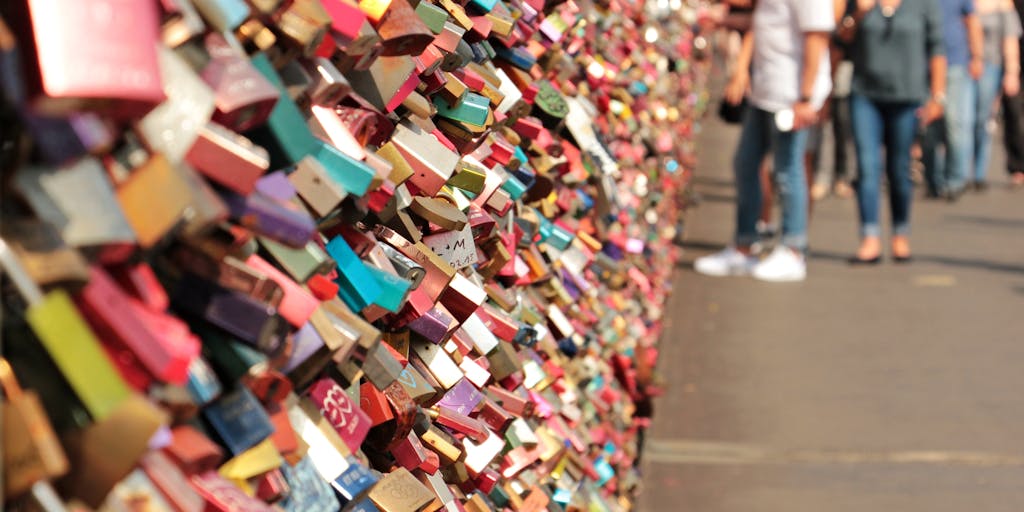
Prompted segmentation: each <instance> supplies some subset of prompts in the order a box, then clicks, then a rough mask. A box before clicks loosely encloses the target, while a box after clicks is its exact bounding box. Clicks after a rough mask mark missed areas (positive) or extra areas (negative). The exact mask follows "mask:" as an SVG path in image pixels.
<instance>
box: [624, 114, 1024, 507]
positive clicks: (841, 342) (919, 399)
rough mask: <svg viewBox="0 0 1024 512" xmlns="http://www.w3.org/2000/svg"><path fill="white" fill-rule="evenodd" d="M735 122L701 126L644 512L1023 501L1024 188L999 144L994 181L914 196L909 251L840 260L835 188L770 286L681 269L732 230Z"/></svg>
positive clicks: (850, 242)
mask: <svg viewBox="0 0 1024 512" xmlns="http://www.w3.org/2000/svg"><path fill="white" fill-rule="evenodd" d="M737 136H738V130H737V129H736V128H734V127H727V126H723V125H721V124H720V123H718V122H717V121H714V120H710V121H709V122H708V123H706V124H705V129H704V132H703V133H702V134H701V137H702V144H701V147H702V148H704V151H703V154H702V155H701V167H700V169H698V173H697V175H698V178H697V180H696V183H697V190H698V191H699V193H700V195H701V197H702V198H703V201H702V203H701V204H700V205H699V206H698V207H696V208H695V209H694V210H693V211H692V212H690V215H689V217H688V222H687V242H686V244H685V246H686V257H685V258H684V263H683V265H681V266H680V268H679V270H678V271H677V273H676V277H675V283H674V286H675V289H676V292H675V295H674V296H673V298H672V302H671V303H670V306H669V310H668V317H669V326H668V329H667V331H666V335H665V337H664V340H663V342H662V348H663V355H662V358H661V359H660V362H659V364H660V365H661V366H660V370H661V373H662V374H663V375H664V377H665V378H666V380H667V393H666V395H665V396H664V397H662V398H660V399H659V400H658V401H657V402H656V417H655V421H654V425H653V427H652V429H651V431H650V433H649V443H648V449H647V451H646V455H645V457H646V464H645V466H644V472H645V473H644V474H645V486H644V491H643V494H642V497H641V500H640V505H639V510H641V511H651V512H654V511H684V510H685V511H695V512H727V511H728V512H732V511H735V512H774V511H786V512H803V511H808V512H843V511H851V512H853V511H856V512H864V511H895V512H913V511H929V512H938V511H951V512H954V511H955V512H963V511H1019V510H1022V509H1024V190H1017V191H1011V190H1008V189H1007V187H1006V183H1007V178H1006V175H1005V173H1004V172H1002V162H1003V157H1002V155H1001V154H997V155H996V156H995V157H994V159H993V160H994V161H993V171H992V173H991V180H992V187H991V189H990V190H989V191H988V192H986V193H983V194H973V193H972V194H968V195H966V196H964V197H963V198H962V199H961V200H960V201H959V202H958V203H956V204H948V203H945V202H939V201H925V200H921V199H920V193H919V192H918V194H917V196H916V197H915V203H914V211H913V221H912V224H913V229H914V234H913V236H912V244H913V249H914V257H915V260H914V262H913V263H911V264H909V265H896V264H894V263H892V262H891V261H890V260H886V261H885V262H883V263H882V264H881V265H880V266H878V267H873V268H851V267H850V266H848V264H847V263H846V258H847V257H849V256H850V255H852V253H853V251H854V250H855V249H856V244H857V239H856V236H857V225H856V204H855V202H854V200H853V199H839V198H828V199H826V200H824V201H823V202H821V203H819V204H818V205H817V206H816V207H815V212H814V216H813V219H812V222H811V231H810V238H811V245H812V247H811V259H810V261H809V277H808V280H807V281H806V282H804V283H799V284H765V283H759V282H756V281H753V280H750V279H749V278H709V277H704V276H700V275H697V274H695V273H694V272H693V270H692V269H691V267H690V263H691V262H692V261H693V259H694V258H696V257H698V256H701V255H704V254H707V253H709V252H711V251H714V250H718V249H719V248H721V247H722V246H723V245H724V244H725V243H726V242H727V240H728V239H729V237H730V236H731V232H732V225H733V212H734V207H733V203H732V200H733V199H732V198H733V197H734V190H733V186H732V178H731V170H730V166H729V161H730V158H731V154H732V151H733V149H734V144H735V140H736V137H737ZM709 148H710V149H709ZM1000 151H1001V150H998V149H997V153H999V152H1000ZM883 205H885V203H884V202H883ZM883 212H884V213H883V219H885V220H887V219H888V213H887V208H883Z"/></svg>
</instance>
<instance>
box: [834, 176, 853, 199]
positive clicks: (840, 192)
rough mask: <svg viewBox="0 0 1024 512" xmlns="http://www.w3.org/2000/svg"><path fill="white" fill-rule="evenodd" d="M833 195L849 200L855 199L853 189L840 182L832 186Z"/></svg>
mask: <svg viewBox="0 0 1024 512" xmlns="http://www.w3.org/2000/svg"><path fill="white" fill-rule="evenodd" d="M832 193H833V194H835V195H836V197H841V198H843V199H848V198H850V197H853V187H851V186H850V184H849V183H847V182H845V181H842V180H840V181H837V182H836V184H835V185H833V186H832Z"/></svg>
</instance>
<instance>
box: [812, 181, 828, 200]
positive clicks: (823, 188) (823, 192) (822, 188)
mask: <svg viewBox="0 0 1024 512" xmlns="http://www.w3.org/2000/svg"><path fill="white" fill-rule="evenodd" d="M827 195H828V186H827V185H825V184H824V183H815V184H814V185H813V186H811V199H814V200H815V201H821V200H822V199H825V196H827Z"/></svg>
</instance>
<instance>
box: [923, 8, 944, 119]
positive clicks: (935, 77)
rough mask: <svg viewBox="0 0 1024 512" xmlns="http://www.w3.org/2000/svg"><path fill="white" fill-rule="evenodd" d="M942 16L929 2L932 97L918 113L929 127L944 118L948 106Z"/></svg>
mask: <svg viewBox="0 0 1024 512" xmlns="http://www.w3.org/2000/svg"><path fill="white" fill-rule="evenodd" d="M941 16H942V13H941V12H939V7H938V5H937V4H936V3H934V2H929V6H928V11H927V12H926V15H925V38H926V40H925V47H926V48H927V51H928V69H929V74H930V75H931V85H930V87H929V89H930V91H931V96H930V97H929V99H928V101H927V102H926V103H925V104H924V106H922V107H921V108H920V109H919V110H918V112H917V115H918V118H920V120H921V124H922V125H929V124H931V123H932V122H933V121H935V120H937V119H939V118H940V117H942V112H943V111H944V110H945V105H946V49H945V46H944V42H943V34H942V17H941Z"/></svg>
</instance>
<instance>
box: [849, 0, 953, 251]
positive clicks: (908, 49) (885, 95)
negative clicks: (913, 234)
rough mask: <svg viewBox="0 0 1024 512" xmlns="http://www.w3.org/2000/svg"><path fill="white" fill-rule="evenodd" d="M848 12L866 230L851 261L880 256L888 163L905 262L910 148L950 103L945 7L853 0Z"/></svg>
mask: <svg viewBox="0 0 1024 512" xmlns="http://www.w3.org/2000/svg"><path fill="white" fill-rule="evenodd" d="M846 12H847V14H846V16H844V17H843V19H842V21H841V28H840V32H841V35H842V37H843V39H844V40H845V41H848V42H849V44H850V56H851V57H852V59H853V80H852V84H851V90H852V92H851V95H850V112H851V119H852V122H853V138H854V144H855V146H856V149H857V173H858V178H857V187H856V188H857V206H858V210H859V212H860V237H861V240H860V246H859V247H858V249H857V253H856V255H855V256H854V257H853V258H851V260H850V262H851V263H853V264H875V263H878V262H879V261H881V253H882V244H881V234H882V232H881V225H880V223H879V220H878V209H879V207H878V203H879V198H878V196H879V191H880V188H881V174H882V170H883V168H884V170H885V173H886V176H887V177H888V180H889V204H890V209H891V212H892V223H893V228H892V239H891V243H892V255H893V258H894V259H895V260H896V261H898V262H906V261H910V257H911V252H910V240H909V235H910V203H911V194H912V186H911V182H910V148H911V145H912V144H913V142H914V135H915V133H916V131H917V127H918V125H919V124H920V125H922V126H927V125H928V124H930V123H932V122H934V121H936V120H937V119H939V118H940V117H941V115H942V111H943V105H944V104H945V103H946V58H945V47H944V43H943V34H942V12H941V11H940V10H939V6H938V4H937V3H936V2H934V1H933V0H851V1H850V2H849V4H848V5H847V10H846ZM929 77H930V82H929ZM883 146H884V147H885V156H886V159H885V160H886V161H885V162H884V165H883V162H882V159H881V155H882V147H883Z"/></svg>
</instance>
